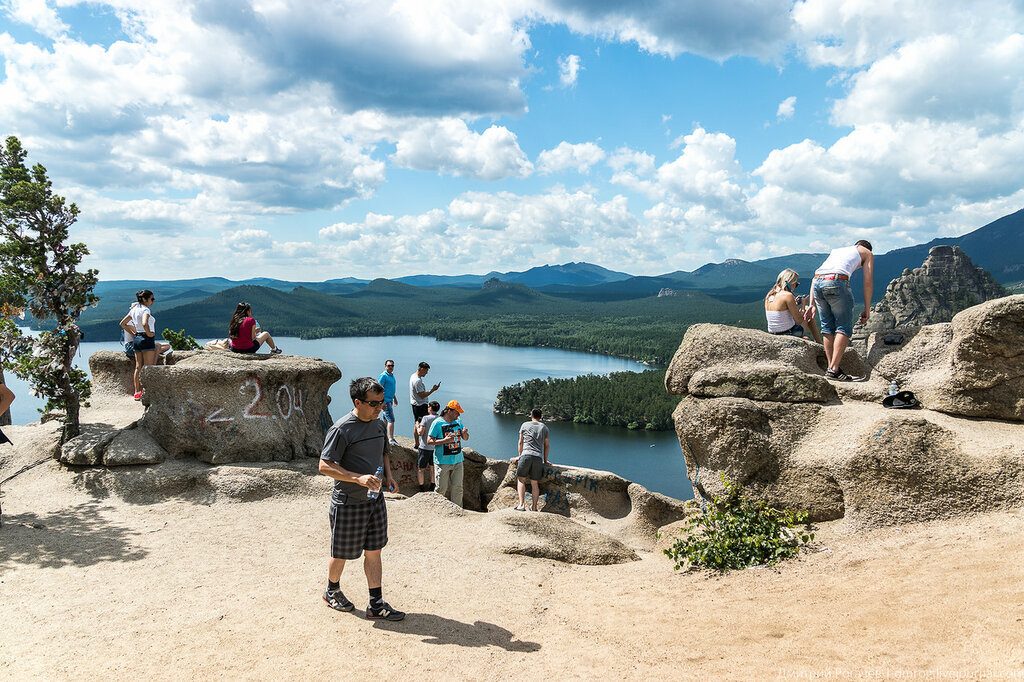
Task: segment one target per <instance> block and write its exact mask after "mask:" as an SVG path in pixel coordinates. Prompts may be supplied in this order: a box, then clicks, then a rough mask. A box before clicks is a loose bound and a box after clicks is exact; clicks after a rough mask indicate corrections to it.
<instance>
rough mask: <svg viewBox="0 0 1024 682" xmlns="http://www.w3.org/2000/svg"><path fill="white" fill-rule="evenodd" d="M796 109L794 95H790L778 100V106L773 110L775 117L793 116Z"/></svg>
mask: <svg viewBox="0 0 1024 682" xmlns="http://www.w3.org/2000/svg"><path fill="white" fill-rule="evenodd" d="M795 111H796V97H795V96H790V97H787V98H786V99H784V100H782V101H781V102H779V108H778V109H777V110H776V111H775V118H778V119H780V120H781V119H784V118H793V113H794V112H795Z"/></svg>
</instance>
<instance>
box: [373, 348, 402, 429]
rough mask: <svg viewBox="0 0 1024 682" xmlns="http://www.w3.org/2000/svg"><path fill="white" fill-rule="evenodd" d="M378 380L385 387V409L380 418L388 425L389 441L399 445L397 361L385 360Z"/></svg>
mask: <svg viewBox="0 0 1024 682" xmlns="http://www.w3.org/2000/svg"><path fill="white" fill-rule="evenodd" d="M377 382H378V383H379V384H380V385H381V386H383V387H384V409H383V410H382V411H381V413H380V418H381V419H383V420H384V423H385V424H387V425H388V442H389V443H390V444H391V445H398V441H397V440H395V405H397V404H398V396H397V395H395V394H396V393H397V389H398V382H397V381H395V361H394V360H385V361H384V371H383V372H381V373H380V376H379V377H377Z"/></svg>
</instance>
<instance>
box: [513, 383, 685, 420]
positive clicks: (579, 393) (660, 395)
mask: <svg viewBox="0 0 1024 682" xmlns="http://www.w3.org/2000/svg"><path fill="white" fill-rule="evenodd" d="M678 402H679V396H674V395H669V394H668V393H666V392H665V372H664V370H660V369H651V370H647V371H646V372H613V373H611V374H609V375H607V376H601V375H595V374H585V375H583V376H578V377H572V378H568V379H553V378H551V377H548V378H547V379H530V380H528V381H524V382H522V383H518V384H513V385H512V386H504V387H503V388H502V389H501V390H500V391H498V397H497V400H496V401H495V403H494V411H495V412H498V413H499V414H529V412H530V410H532V409H533V408H535V407H539V408H540V409H541V410H543V411H544V419H545V420H547V419H552V420H555V421H571V422H575V423H577V424H601V425H605V426H624V427H626V428H627V429H647V430H648V431H668V430H670V429H672V428H673V424H672V410H673V409H675V406H676V404H678Z"/></svg>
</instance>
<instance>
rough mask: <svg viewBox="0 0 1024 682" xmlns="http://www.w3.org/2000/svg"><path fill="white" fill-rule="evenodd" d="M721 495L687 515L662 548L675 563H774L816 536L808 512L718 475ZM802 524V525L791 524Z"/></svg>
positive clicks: (721, 565)
mask: <svg viewBox="0 0 1024 682" xmlns="http://www.w3.org/2000/svg"><path fill="white" fill-rule="evenodd" d="M722 483H724V484H725V490H726V492H725V495H724V496H722V497H716V498H715V499H714V501H713V502H712V503H711V505H710V506H709V508H708V510H707V511H706V512H705V513H700V514H693V515H692V516H690V517H689V518H687V520H686V522H685V524H684V526H683V531H682V534H681V535H680V537H679V538H677V539H676V541H675V542H674V543H673V545H672V546H671V547H669V548H668V549H666V550H664V552H665V554H666V555H667V556H668V557H669V558H670V559H672V560H673V561H674V562H675V569H676V570H679V569H680V568H683V567H685V566H702V567H706V568H714V569H717V570H720V571H725V570H728V569H733V568H746V567H747V566H758V565H763V564H774V563H777V562H779V561H782V560H783V559H788V558H789V557H792V556H794V555H796V553H797V552H799V551H800V547H801V546H802V545H806V544H807V543H808V542H811V541H812V540H814V533H813V532H811V526H810V524H809V523H808V522H807V512H806V511H800V512H793V511H788V510H783V511H779V510H777V509H774V508H772V507H769V506H768V505H767V504H766V503H765V502H763V501H761V500H752V499H750V498H749V497H747V495H746V494H745V493H744V490H743V486H741V485H739V484H737V483H731V482H730V481H728V480H727V479H726V478H725V476H724V475H723V476H722ZM798 524H802V525H803V528H802V529H798V530H794V526H796V525H798Z"/></svg>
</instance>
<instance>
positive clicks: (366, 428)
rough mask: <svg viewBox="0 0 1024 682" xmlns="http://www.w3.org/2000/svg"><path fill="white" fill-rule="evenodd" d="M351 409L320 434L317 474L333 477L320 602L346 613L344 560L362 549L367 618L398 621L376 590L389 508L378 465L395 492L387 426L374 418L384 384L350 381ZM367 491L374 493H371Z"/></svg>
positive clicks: (381, 404)
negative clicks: (328, 551)
mask: <svg viewBox="0 0 1024 682" xmlns="http://www.w3.org/2000/svg"><path fill="white" fill-rule="evenodd" d="M349 395H350V396H351V397H352V404H353V405H354V406H355V407H354V409H353V410H352V411H351V412H349V413H348V414H346V415H345V416H344V417H342V418H341V419H339V420H338V421H336V422H334V425H333V426H331V428H330V429H328V431H327V436H326V437H325V438H324V449H323V451H322V452H321V453H320V473H321V474H324V475H325V476H330V477H331V478H333V479H334V491H333V492H332V493H331V507H330V514H329V516H330V521H331V560H330V562H329V563H328V564H327V591H326V592H325V593H324V601H325V602H327V605H328V606H330V607H331V608H332V609H336V610H338V611H351V610H352V609H353V608H355V607H354V605H353V604H352V602H350V601H349V600H348V599H346V598H345V595H344V594H343V593H342V591H341V585H340V584H339V583H340V581H341V572H342V571H343V570H344V568H345V562H346V561H348V560H349V559H358V558H359V555H360V554H362V553H363V552H364V551H365V552H366V557H365V558H364V559H363V571H364V572H365V573H366V585H367V587H369V589H370V605H369V606H367V607H366V617H367V618H383V619H386V620H402V619H403V618H405V614H404V613H402V612H401V611H397V610H395V609H393V608H391V605H390V604H388V603H387V602H386V601H384V597H383V595H382V592H381V576H382V568H381V559H380V551H381V549H383V548H384V545H386V544H388V510H387V507H386V506H385V503H384V495H382V494H381V493H382V492H383V491H382V490H381V479H380V478H378V477H377V476H376V472H377V470H378V469H383V474H384V477H385V478H386V480H387V485H388V489H389V490H395V479H394V478H392V476H391V461H390V459H389V458H388V453H389V451H390V448H391V446H390V444H389V443H388V438H387V428H386V427H385V426H384V422H382V421H380V420H379V419H378V418H377V417H378V416H379V415H380V411H381V410H382V409H383V408H384V402H385V401H384V388H383V387H382V386H381V385H380V384H379V383H377V381H376V380H374V379H373V378H372V377H362V378H361V379H355V380H354V381H353V382H352V383H351V384H349ZM371 493H376V494H375V495H374V496H372V497H371V496H370V494H371Z"/></svg>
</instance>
